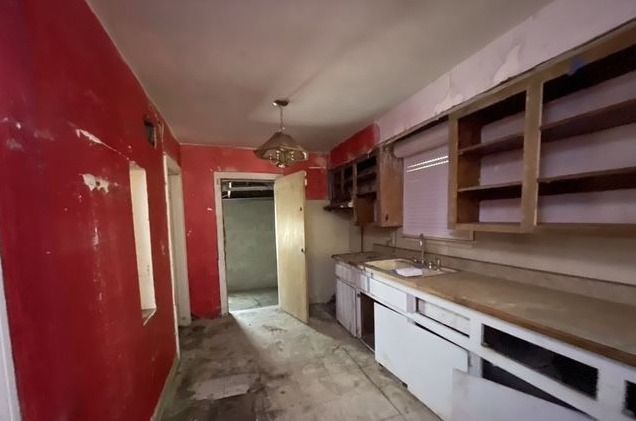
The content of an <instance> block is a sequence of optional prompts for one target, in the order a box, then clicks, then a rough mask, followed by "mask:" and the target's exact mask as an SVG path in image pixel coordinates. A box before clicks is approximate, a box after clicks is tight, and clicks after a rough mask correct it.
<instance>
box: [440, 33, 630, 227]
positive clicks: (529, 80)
mask: <svg viewBox="0 0 636 421" xmlns="http://www.w3.org/2000/svg"><path fill="white" fill-rule="evenodd" d="M449 127H450V129H449V130H450V133H449V135H450V145H449V151H450V155H449V159H450V183H449V225H450V227H452V228H455V229H460V230H473V231H495V232H535V231H539V230H557V229H575V230H577V231H579V232H581V231H585V230H589V231H590V232H597V231H599V232H609V231H613V232H618V233H625V232H629V231H631V232H632V233H633V232H634V231H636V229H635V228H636V29H635V28H633V27H632V28H624V29H622V30H619V31H617V32H616V33H614V34H612V35H610V36H608V37H606V38H604V39H601V40H598V41H595V42H594V43H592V44H590V45H589V46H586V47H583V48H581V49H579V50H578V51H576V52H574V53H571V54H569V55H568V56H567V57H566V58H564V59H561V60H558V61H555V62H553V63H548V64H547V65H544V66H542V67H540V68H538V69H536V70H534V71H532V72H529V73H528V74H527V75H524V76H522V77H521V78H519V80H516V81H512V82H511V83H510V84H508V85H507V86H505V87H503V88H500V89H498V90H497V91H496V92H494V93H490V94H487V95H485V96H483V97H482V98H480V99H478V100H476V101H473V102H472V103H470V104H468V105H466V106H465V107H463V108H461V109H459V110H458V111H456V112H454V113H453V114H451V116H450V125H449Z"/></svg>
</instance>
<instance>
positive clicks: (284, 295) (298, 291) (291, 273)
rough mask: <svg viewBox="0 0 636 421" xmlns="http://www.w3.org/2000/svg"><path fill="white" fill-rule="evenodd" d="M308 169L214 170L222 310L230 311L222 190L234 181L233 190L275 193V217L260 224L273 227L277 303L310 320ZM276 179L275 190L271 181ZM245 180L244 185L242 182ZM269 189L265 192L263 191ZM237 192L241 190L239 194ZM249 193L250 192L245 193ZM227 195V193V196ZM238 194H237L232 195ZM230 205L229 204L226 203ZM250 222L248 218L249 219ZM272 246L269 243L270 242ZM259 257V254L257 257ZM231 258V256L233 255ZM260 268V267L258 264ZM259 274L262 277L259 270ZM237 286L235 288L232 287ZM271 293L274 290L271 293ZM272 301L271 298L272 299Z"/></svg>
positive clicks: (249, 238) (247, 259) (291, 312)
mask: <svg viewBox="0 0 636 421" xmlns="http://www.w3.org/2000/svg"><path fill="white" fill-rule="evenodd" d="M306 177H307V174H306V173H305V171H297V172H295V173H292V174H289V175H278V174H262V173H239V172H215V173H214V192H215V193H214V197H215V201H214V203H215V209H216V212H215V213H216V226H217V230H216V233H217V250H218V267H219V281H220V296H221V313H222V314H223V315H226V314H228V312H229V299H228V282H227V266H228V259H227V256H226V240H225V238H226V230H227V227H226V226H225V221H224V216H223V215H224V213H225V211H224V205H223V200H224V198H223V190H224V184H226V187H225V190H226V193H227V190H228V188H230V186H229V182H230V181H232V182H235V184H233V185H232V188H231V189H232V190H239V189H238V187H242V188H241V190H243V191H244V192H249V191H253V192H255V191H259V192H260V193H258V194H259V195H261V194H262V195H265V194H266V195H267V196H268V198H269V197H271V195H272V194H273V203H274V220H273V221H272V222H271V223H270V222H269V220H270V219H269V218H268V219H267V221H268V222H262V223H261V224H260V225H261V226H262V225H268V226H269V227H270V229H271V228H273V229H274V238H275V241H274V242H273V243H274V250H275V253H276V254H275V258H274V257H273V256H272V257H271V258H270V259H269V262H270V263H269V264H270V265H271V264H273V263H274V262H275V265H271V266H269V267H272V266H275V267H276V279H277V282H276V283H277V287H278V294H277V295H278V306H279V307H280V309H281V310H282V311H284V312H286V313H289V314H291V315H292V316H294V317H296V318H297V319H298V320H300V321H302V322H304V323H307V321H308V319H309V286H308V281H307V262H306V256H305V186H306V183H307V178H306ZM272 182H273V191H272V188H271V187H270V186H271V183H272ZM241 183H243V184H241ZM264 190H266V192H263V191H264ZM237 194H238V193H237ZM246 194H247V193H246ZM227 196H228V195H227V194H226V199H228V198H229V197H227ZM231 196H234V197H236V194H235V193H232V194H231V195H230V197H231ZM226 207H227V206H226ZM247 223H249V221H248V222H247ZM253 236H254V233H252V232H251V231H249V232H248V233H247V234H244V237H243V241H251V237H253ZM267 247H268V248H269V242H268V244H267ZM256 258H257V259H260V256H257V257H256ZM230 259H231V257H230ZM240 263H247V264H249V263H251V262H250V261H249V258H243V259H241V260H240V261H239V262H230V264H240ZM256 269H258V267H256ZM256 276H260V275H259V273H258V272H257V275H256ZM233 289H234V288H233ZM270 296H271V293H270ZM256 301H259V302H260V304H259V305H264V303H263V301H265V300H264V299H263V298H261V299H260V300H259V299H256ZM270 302H271V301H270Z"/></svg>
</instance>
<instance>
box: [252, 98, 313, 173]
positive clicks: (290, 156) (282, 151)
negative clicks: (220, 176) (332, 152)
mask: <svg viewBox="0 0 636 421" xmlns="http://www.w3.org/2000/svg"><path fill="white" fill-rule="evenodd" d="M288 104H289V100H286V99H277V100H275V101H274V103H273V105H274V106H275V107H278V109H279V111H280V128H279V129H278V131H277V132H276V133H274V134H273V135H272V137H270V138H269V139H268V140H267V142H265V143H264V144H263V145H262V146H261V147H260V148H258V149H256V150H255V151H254V153H255V154H256V156H258V157H259V158H260V159H264V160H266V161H269V162H271V163H272V164H274V165H276V166H277V167H278V168H287V167H289V166H290V165H294V164H296V163H298V162H302V161H306V160H307V158H308V155H309V154H308V153H307V151H306V150H305V149H304V148H303V147H302V146H300V144H298V142H296V140H295V139H294V138H293V137H291V136H290V135H288V134H287V133H285V125H284V124H283V108H285V107H286V106H287V105H288Z"/></svg>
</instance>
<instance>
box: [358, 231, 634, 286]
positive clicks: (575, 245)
mask: <svg viewBox="0 0 636 421" xmlns="http://www.w3.org/2000/svg"><path fill="white" fill-rule="evenodd" d="M359 233H360V231H359V228H358V227H355V226H354V225H353V224H350V241H351V244H352V250H354V251H357V250H359V249H360V247H359V244H360V237H359V235H360V234H359ZM389 239H392V240H394V241H396V244H397V246H398V247H404V248H410V249H419V246H418V241H417V240H415V239H410V238H404V237H402V235H401V232H400V231H399V230H392V231H387V230H381V229H378V228H375V229H374V228H366V229H365V248H366V250H370V249H371V247H372V246H373V244H374V243H385V242H386V241H387V240H389ZM426 249H427V251H429V252H431V253H438V254H442V255H448V256H456V257H462V258H466V259H473V260H479V261H485V262H492V263H499V264H504V265H510V266H516V267H522V268H528V269H535V270H542V271H547V272H555V273H562V274H567V275H574V276H581V277H586V278H594V279H602V280H606V281H611V282H618V283H623V284H630V285H636V237H631V238H630V237H623V238H620V237H603V236H583V235H576V234H562V233H561V234H557V233H554V234H549V235H548V234H517V235H515V234H496V233H476V235H475V240H474V241H470V242H468V241H467V242H450V241H449V242H443V241H435V240H429V241H427V242H426Z"/></svg>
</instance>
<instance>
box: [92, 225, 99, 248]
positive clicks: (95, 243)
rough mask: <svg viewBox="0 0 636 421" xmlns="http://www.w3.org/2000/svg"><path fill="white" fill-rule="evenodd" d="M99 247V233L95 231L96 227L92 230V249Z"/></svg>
mask: <svg viewBox="0 0 636 421" xmlns="http://www.w3.org/2000/svg"><path fill="white" fill-rule="evenodd" d="M98 245H99V231H97V227H94V228H93V247H97V246H98Z"/></svg>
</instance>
